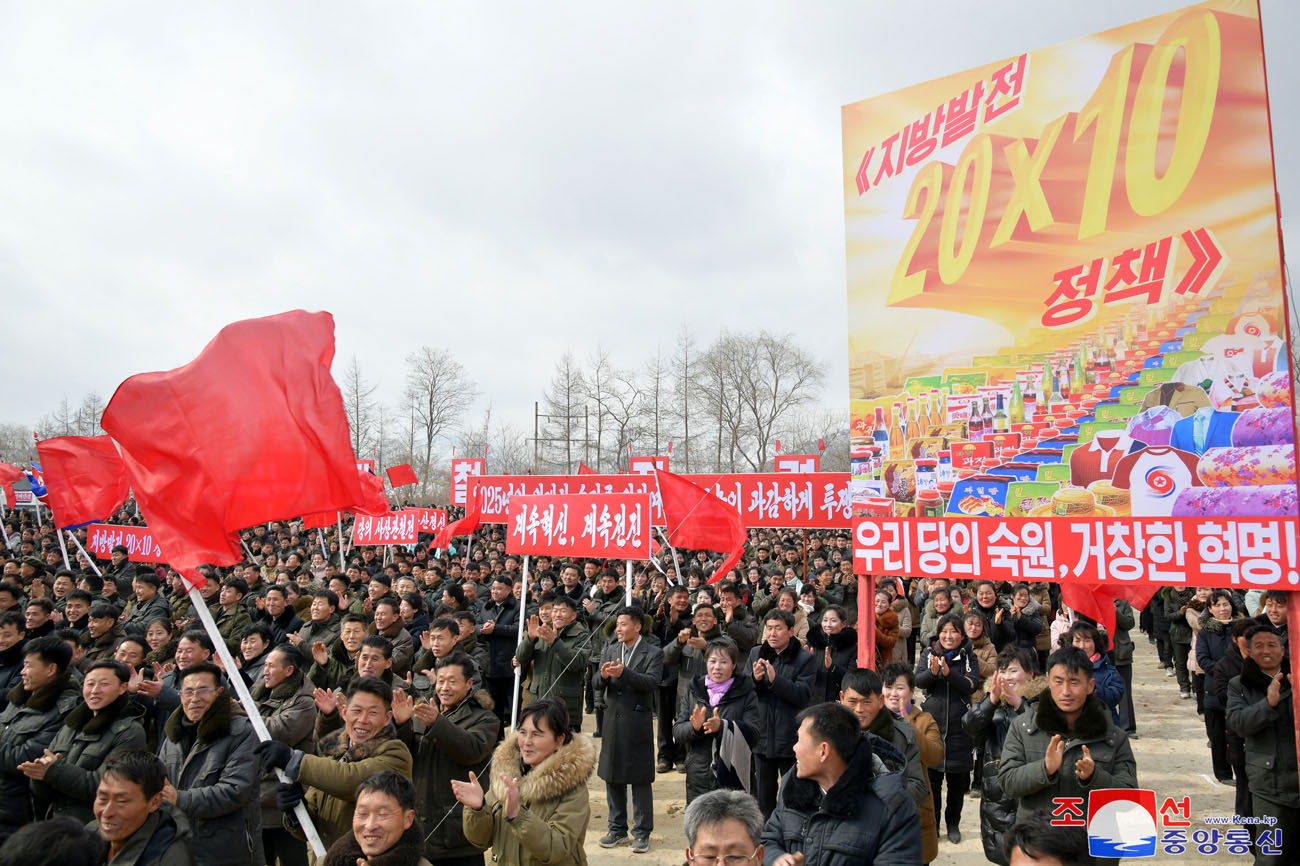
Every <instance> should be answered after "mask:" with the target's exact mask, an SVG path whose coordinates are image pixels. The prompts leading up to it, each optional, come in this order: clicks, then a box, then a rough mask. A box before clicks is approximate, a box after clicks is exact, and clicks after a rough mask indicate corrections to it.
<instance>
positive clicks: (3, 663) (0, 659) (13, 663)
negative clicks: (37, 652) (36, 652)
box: [0, 640, 26, 668]
mask: <svg viewBox="0 0 1300 866" xmlns="http://www.w3.org/2000/svg"><path fill="white" fill-rule="evenodd" d="M24 644H26V641H25V640H20V641H18V643H16V644H14V645H13V646H11V647H9V649H7V650H0V668H9V667H20V666H21V665H22V663H23V646H24Z"/></svg>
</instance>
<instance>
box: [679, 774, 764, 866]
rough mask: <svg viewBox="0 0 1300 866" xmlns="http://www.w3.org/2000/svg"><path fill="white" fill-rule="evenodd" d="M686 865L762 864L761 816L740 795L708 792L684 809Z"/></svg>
mask: <svg viewBox="0 0 1300 866" xmlns="http://www.w3.org/2000/svg"><path fill="white" fill-rule="evenodd" d="M682 829H683V830H684V831H685V832H686V862H687V863H689V864H690V866H732V864H735V863H742V862H743V863H744V866H755V864H758V863H762V862H763V813H762V811H760V810H759V808H758V802H757V801H755V800H754V798H753V797H751V796H749V795H748V794H746V793H744V792H743V791H729V790H722V791H710V792H709V793H707V794H703V795H701V796H699V797H696V798H695V799H694V800H692V801H691V805H689V806H687V807H686V815H685V818H684V820H683V822H682Z"/></svg>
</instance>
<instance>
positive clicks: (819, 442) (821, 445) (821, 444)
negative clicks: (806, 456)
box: [817, 439, 826, 451]
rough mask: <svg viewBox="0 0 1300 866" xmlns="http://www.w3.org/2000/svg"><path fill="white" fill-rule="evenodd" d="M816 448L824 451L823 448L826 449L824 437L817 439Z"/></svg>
mask: <svg viewBox="0 0 1300 866" xmlns="http://www.w3.org/2000/svg"><path fill="white" fill-rule="evenodd" d="M817 450H818V451H825V450H826V440H825V439H818V440H817Z"/></svg>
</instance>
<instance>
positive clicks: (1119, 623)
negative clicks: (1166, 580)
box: [1111, 598, 1137, 668]
mask: <svg viewBox="0 0 1300 866" xmlns="http://www.w3.org/2000/svg"><path fill="white" fill-rule="evenodd" d="M1135 625H1137V618H1136V617H1134V616H1133V605H1131V604H1129V603H1128V602H1127V601H1124V599H1122V598H1117V599H1115V635H1114V638H1113V640H1112V641H1111V660H1112V661H1114V662H1115V667H1117V668H1118V667H1123V666H1124V665H1131V664H1133V639H1132V638H1131V637H1129V636H1128V633H1129V632H1130V631H1132V630H1133V627H1134V626H1135Z"/></svg>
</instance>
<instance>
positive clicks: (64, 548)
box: [54, 527, 72, 571]
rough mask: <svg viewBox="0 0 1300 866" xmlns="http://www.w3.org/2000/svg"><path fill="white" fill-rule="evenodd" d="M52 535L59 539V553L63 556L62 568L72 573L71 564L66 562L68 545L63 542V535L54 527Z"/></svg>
mask: <svg viewBox="0 0 1300 866" xmlns="http://www.w3.org/2000/svg"><path fill="white" fill-rule="evenodd" d="M54 534H55V535H57V536H58V537H59V553H62V554H63V567H64V568H66V569H67V570H68V571H72V564H71V563H69V562H68V545H67V542H65V541H64V540H63V533H62V532H60V531H58V527H55V532H54Z"/></svg>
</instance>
